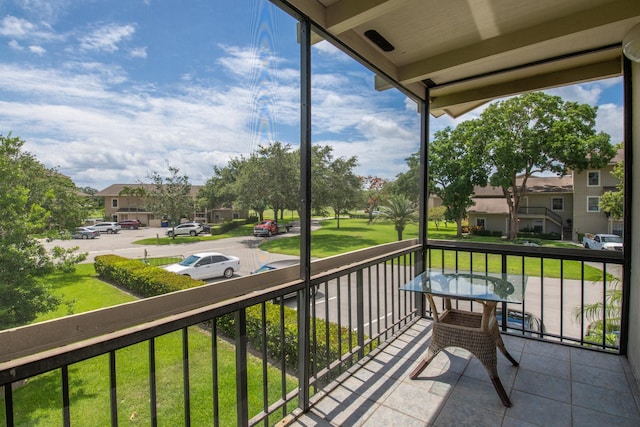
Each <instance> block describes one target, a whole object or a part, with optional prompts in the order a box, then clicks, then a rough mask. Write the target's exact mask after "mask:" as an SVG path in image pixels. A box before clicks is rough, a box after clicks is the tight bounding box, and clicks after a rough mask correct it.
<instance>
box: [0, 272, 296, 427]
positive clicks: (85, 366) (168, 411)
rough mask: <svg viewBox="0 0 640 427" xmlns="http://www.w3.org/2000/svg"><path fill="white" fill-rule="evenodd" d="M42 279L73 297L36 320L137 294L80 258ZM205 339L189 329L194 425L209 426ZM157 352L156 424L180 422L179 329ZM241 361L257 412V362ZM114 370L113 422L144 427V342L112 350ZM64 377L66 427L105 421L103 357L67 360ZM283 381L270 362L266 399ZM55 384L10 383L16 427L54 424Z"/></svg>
mask: <svg viewBox="0 0 640 427" xmlns="http://www.w3.org/2000/svg"><path fill="white" fill-rule="evenodd" d="M46 280H47V283H48V284H49V286H50V288H51V289H52V292H53V293H54V294H55V295H58V296H60V297H61V298H62V299H64V300H67V301H71V302H69V303H65V304H63V305H62V306H61V307H60V308H59V310H57V311H56V312H52V313H48V314H46V315H43V316H40V317H38V318H37V320H36V322H40V321H44V320H49V319H53V318H56V317H61V316H64V315H67V314H70V312H73V313H81V312H84V311H89V310H94V309H97V308H101V307H108V306H112V305H116V304H121V303H124V302H128V301H133V300H135V299H136V298H135V297H134V296H132V295H129V294H127V293H125V292H122V291H121V290H119V289H117V288H115V287H113V286H111V285H109V284H107V283H105V282H102V281H101V280H99V279H98V277H97V275H96V273H95V270H94V268H93V265H92V264H80V265H78V266H77V268H76V271H75V272H74V273H67V274H60V273H56V274H52V275H50V276H49V277H47V278H46ZM211 340H212V338H211V335H210V334H208V333H207V332H206V331H204V330H202V329H200V328H198V327H190V328H189V329H188V343H189V370H190V375H189V384H190V388H189V389H190V401H191V422H192V425H209V424H211V420H212V418H213V404H212V401H211V396H212V395H213V390H212V387H213V385H212V384H213V374H212V363H211V347H212V342H211ZM216 344H217V349H218V351H217V357H218V362H217V363H218V364H217V366H218V387H219V399H220V402H219V404H220V424H221V425H236V424H237V420H236V409H235V408H236V394H235V390H236V387H235V370H236V368H235V363H236V361H235V347H234V346H233V345H232V344H230V343H227V342H226V341H224V340H222V339H218V341H217V343H216ZM155 355H156V376H157V395H158V405H157V407H158V420H159V425H183V424H184V405H183V402H184V399H183V393H184V390H183V380H184V379H183V370H182V332H181V331H178V332H174V333H171V334H167V335H165V336H162V337H159V338H157V339H156V340H155ZM247 364H248V366H247V370H248V372H247V375H248V378H249V385H248V397H249V411H250V413H251V414H256V413H258V412H259V411H261V410H262V407H263V384H262V381H263V380H262V378H263V375H262V369H263V363H262V360H261V359H259V358H256V357H253V356H251V355H249V356H248V361H247ZM116 369H117V378H118V384H117V393H118V410H119V413H118V420H119V422H120V423H121V424H122V423H125V422H126V423H131V424H137V423H140V424H142V425H149V424H150V408H149V398H150V396H149V382H148V381H149V380H148V378H149V344H148V343H147V342H144V343H140V344H136V345H132V346H129V347H126V348H124V349H121V350H118V351H117V352H116ZM69 378H70V392H71V399H70V400H71V407H70V414H71V423H72V425H76V424H77V425H83V426H104V425H110V423H111V421H110V418H109V417H110V409H109V392H110V385H109V359H108V356H107V355H103V356H98V357H94V358H91V359H88V360H85V361H82V362H79V363H76V364H74V365H71V366H70V367H69ZM282 381H283V380H282V373H281V370H280V369H278V368H277V367H274V366H271V365H269V366H268V367H267V382H268V385H267V390H268V395H269V396H268V401H269V402H275V401H276V400H277V399H278V398H280V397H281V395H282V387H283V385H282ZM296 386H297V381H296V379H295V378H293V377H290V376H288V375H287V376H285V385H284V387H285V388H286V391H287V392H289V391H291V390H293V389H294V388H295V387H296ZM61 390H62V385H61V378H60V371H59V370H56V371H52V372H49V373H46V374H42V375H39V376H37V377H34V378H31V379H29V381H28V383H27V384H26V385H24V386H22V387H18V388H16V389H15V390H14V393H13V399H14V409H15V425H17V426H49V425H59V424H60V422H61V419H62V418H61V417H62V412H61V408H62V407H63V405H62V401H61V395H62V392H61ZM295 405H296V402H293V403H291V404H290V407H289V408H287V409H288V411H290V410H293V408H294V406H295ZM4 410H5V408H4V404H1V405H0V419H4V418H5V415H4ZM288 411H287V412H288ZM274 421H275V420H274Z"/></svg>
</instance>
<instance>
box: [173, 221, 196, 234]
mask: <svg viewBox="0 0 640 427" xmlns="http://www.w3.org/2000/svg"><path fill="white" fill-rule="evenodd" d="M200 233H202V226H201V225H200V224H198V223H197V222H185V223H184V224H180V225H176V226H175V227H174V228H172V229H169V230H167V236H169V237H173V236H197V235H198V234H200Z"/></svg>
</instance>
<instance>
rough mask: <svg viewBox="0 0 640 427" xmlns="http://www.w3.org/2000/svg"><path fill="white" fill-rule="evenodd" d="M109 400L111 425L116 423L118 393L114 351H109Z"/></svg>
mask: <svg viewBox="0 0 640 427" xmlns="http://www.w3.org/2000/svg"><path fill="white" fill-rule="evenodd" d="M109 390H110V393H109V400H110V406H111V425H112V426H113V427H116V426H117V425H118V393H117V381H116V352H115V351H110V352H109Z"/></svg>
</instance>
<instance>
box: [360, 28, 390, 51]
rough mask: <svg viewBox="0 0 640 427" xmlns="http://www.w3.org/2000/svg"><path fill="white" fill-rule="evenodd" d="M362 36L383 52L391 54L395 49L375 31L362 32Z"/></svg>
mask: <svg viewBox="0 0 640 427" xmlns="http://www.w3.org/2000/svg"><path fill="white" fill-rule="evenodd" d="M364 35H365V36H366V37H367V38H368V39H369V40H371V41H372V42H373V43H374V44H375V45H376V46H378V47H379V48H380V49H382V50H383V51H385V52H391V51H392V50H394V49H395V47H394V46H393V45H392V44H391V43H389V41H388V40H387V39H385V38H384V37H382V36H381V35H380V33H379V32H377V31H376V30H367V31H365V32H364Z"/></svg>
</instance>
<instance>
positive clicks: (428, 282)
mask: <svg viewBox="0 0 640 427" xmlns="http://www.w3.org/2000/svg"><path fill="white" fill-rule="evenodd" d="M526 282H527V277H526V276H524V275H520V274H500V273H483V272H477V273H472V272H468V271H467V272H465V271H458V272H456V271H454V270H442V269H429V270H427V271H425V272H424V273H422V274H420V275H419V276H416V277H414V278H413V279H412V280H411V281H409V282H408V283H406V284H404V285H402V286H401V287H400V290H403V291H409V292H422V293H427V294H432V295H438V296H444V297H451V298H458V299H471V300H485V301H498V302H509V303H515V304H522V299H523V296H524V291H525V286H526Z"/></svg>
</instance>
